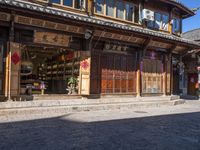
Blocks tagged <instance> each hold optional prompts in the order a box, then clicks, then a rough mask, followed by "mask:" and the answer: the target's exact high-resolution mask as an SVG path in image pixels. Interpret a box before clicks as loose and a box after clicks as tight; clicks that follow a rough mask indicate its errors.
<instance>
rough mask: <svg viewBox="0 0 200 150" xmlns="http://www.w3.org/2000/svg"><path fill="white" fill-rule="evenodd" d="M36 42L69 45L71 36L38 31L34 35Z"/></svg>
mask: <svg viewBox="0 0 200 150" xmlns="http://www.w3.org/2000/svg"><path fill="white" fill-rule="evenodd" d="M34 43H41V44H49V45H57V46H63V47H68V46H69V36H68V35H65V34H58V33H52V32H43V31H36V32H35V35H34Z"/></svg>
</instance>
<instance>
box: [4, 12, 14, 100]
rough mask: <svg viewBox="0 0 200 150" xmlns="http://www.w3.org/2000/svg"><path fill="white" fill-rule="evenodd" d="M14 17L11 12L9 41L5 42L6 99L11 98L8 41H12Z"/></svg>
mask: <svg viewBox="0 0 200 150" xmlns="http://www.w3.org/2000/svg"><path fill="white" fill-rule="evenodd" d="M14 19H15V12H13V11H12V12H11V21H10V29H9V42H8V44H7V52H6V67H5V86H4V89H5V91H4V93H5V97H7V98H8V100H10V99H11V92H10V91H11V51H10V42H13V41H14Z"/></svg>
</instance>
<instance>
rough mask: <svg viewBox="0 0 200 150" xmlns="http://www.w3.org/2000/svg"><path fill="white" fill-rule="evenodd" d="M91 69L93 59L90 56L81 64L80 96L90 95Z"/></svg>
mask: <svg viewBox="0 0 200 150" xmlns="http://www.w3.org/2000/svg"><path fill="white" fill-rule="evenodd" d="M90 68H91V57H90V56H89V55H88V57H86V58H85V59H83V60H82V61H81V62H80V85H79V94H80V95H90Z"/></svg>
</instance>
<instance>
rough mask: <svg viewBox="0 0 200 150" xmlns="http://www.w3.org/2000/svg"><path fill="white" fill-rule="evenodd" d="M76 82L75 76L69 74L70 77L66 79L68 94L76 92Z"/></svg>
mask: <svg viewBox="0 0 200 150" xmlns="http://www.w3.org/2000/svg"><path fill="white" fill-rule="evenodd" d="M77 84H78V80H77V78H76V77H74V76H71V77H70V78H68V80H67V85H68V88H67V90H68V94H70V95H74V94H77Z"/></svg>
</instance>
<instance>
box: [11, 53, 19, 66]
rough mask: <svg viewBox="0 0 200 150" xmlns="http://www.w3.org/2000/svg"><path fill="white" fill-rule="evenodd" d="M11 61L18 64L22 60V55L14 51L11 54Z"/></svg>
mask: <svg viewBox="0 0 200 150" xmlns="http://www.w3.org/2000/svg"><path fill="white" fill-rule="evenodd" d="M11 61H12V62H13V63H14V64H15V65H16V64H18V63H19V61H20V56H19V54H18V53H17V52H14V53H13V54H12V56H11Z"/></svg>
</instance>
